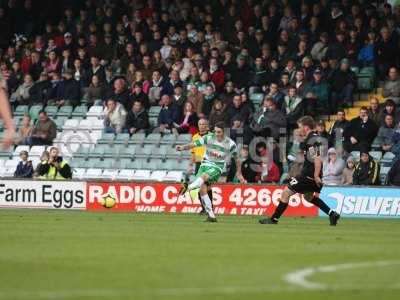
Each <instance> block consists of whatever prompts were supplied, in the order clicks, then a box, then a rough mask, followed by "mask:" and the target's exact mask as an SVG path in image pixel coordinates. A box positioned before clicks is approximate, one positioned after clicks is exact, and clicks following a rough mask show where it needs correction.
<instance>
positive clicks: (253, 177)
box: [240, 145, 260, 183]
mask: <svg viewBox="0 0 400 300" xmlns="http://www.w3.org/2000/svg"><path fill="white" fill-rule="evenodd" d="M240 159H241V161H242V164H241V170H242V175H243V178H244V179H245V180H246V182H245V183H256V182H257V181H258V179H259V178H260V164H259V163H256V162H255V161H254V160H253V159H252V158H251V155H249V146H248V145H243V147H242V149H241V150H240Z"/></svg>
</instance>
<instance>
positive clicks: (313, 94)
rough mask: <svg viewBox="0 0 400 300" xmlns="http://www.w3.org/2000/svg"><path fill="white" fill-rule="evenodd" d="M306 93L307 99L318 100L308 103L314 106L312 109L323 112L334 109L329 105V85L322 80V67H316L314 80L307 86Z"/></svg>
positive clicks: (326, 112) (327, 112)
mask: <svg viewBox="0 0 400 300" xmlns="http://www.w3.org/2000/svg"><path fill="white" fill-rule="evenodd" d="M304 93H305V96H306V98H307V99H315V100H316V102H311V103H307V104H306V105H308V106H313V109H310V111H314V112H315V111H316V110H318V111H321V112H322V113H323V114H329V113H330V112H331V111H332V108H331V107H329V85H328V84H327V83H326V82H325V81H323V80H322V72H321V69H315V71H314V74H313V80H312V81H310V82H309V83H308V84H307V85H306V86H305V88H304Z"/></svg>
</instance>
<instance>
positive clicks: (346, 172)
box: [341, 155, 355, 185]
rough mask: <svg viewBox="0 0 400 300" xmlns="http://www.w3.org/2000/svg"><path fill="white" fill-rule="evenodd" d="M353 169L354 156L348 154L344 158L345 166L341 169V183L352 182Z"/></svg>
mask: <svg viewBox="0 0 400 300" xmlns="http://www.w3.org/2000/svg"><path fill="white" fill-rule="evenodd" d="M354 169H355V162H354V158H353V156H351V155H350V156H349V157H348V158H347V160H346V167H345V168H344V169H343V173H342V181H341V184H343V185H352V184H353V174H354Z"/></svg>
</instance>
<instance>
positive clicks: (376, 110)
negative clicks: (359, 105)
mask: <svg viewBox="0 0 400 300" xmlns="http://www.w3.org/2000/svg"><path fill="white" fill-rule="evenodd" d="M368 117H369V118H370V119H371V120H372V121H374V123H375V124H376V125H377V126H379V125H380V123H381V120H380V118H381V108H380V106H379V100H378V98H376V97H371V99H370V100H369V108H368Z"/></svg>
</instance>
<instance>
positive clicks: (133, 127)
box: [125, 100, 149, 134]
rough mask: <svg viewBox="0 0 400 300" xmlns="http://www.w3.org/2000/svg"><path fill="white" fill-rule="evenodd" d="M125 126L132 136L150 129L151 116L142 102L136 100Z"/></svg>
mask: <svg viewBox="0 0 400 300" xmlns="http://www.w3.org/2000/svg"><path fill="white" fill-rule="evenodd" d="M125 126H126V128H127V130H128V131H129V133H130V134H134V133H137V132H144V131H145V130H147V129H149V116H148V115H147V112H146V110H145V109H144V108H143V104H142V102H141V101H140V100H135V102H134V103H133V106H132V109H131V110H130V111H129V112H128V116H127V117H126V123H125Z"/></svg>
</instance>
